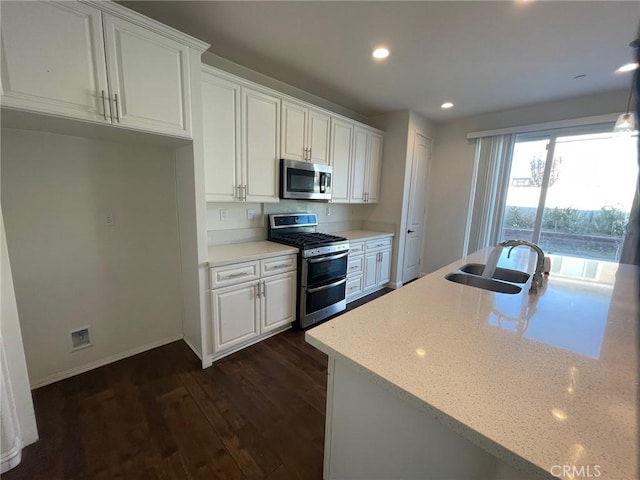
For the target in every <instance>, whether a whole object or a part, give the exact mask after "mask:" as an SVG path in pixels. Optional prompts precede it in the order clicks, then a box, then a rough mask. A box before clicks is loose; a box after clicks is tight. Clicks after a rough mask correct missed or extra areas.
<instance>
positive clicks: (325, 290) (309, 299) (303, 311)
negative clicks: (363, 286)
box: [298, 251, 349, 328]
mask: <svg viewBox="0 0 640 480" xmlns="http://www.w3.org/2000/svg"><path fill="white" fill-rule="evenodd" d="M348 254H349V252H348V251H345V252H339V253H331V254H327V255H321V256H317V257H310V258H303V259H302V265H301V269H300V270H301V271H300V301H299V303H298V304H299V309H300V312H299V317H298V318H299V320H300V326H301V327H302V328H306V327H308V326H310V325H312V324H314V323H316V322H318V321H320V320H323V319H325V318H327V317H330V316H331V315H334V314H336V313H338V312H341V311H342V310H344V309H345V308H346V305H347V303H346V300H345V298H346V283H347V256H348Z"/></svg>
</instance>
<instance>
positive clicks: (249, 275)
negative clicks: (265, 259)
mask: <svg viewBox="0 0 640 480" xmlns="http://www.w3.org/2000/svg"><path fill="white" fill-rule="evenodd" d="M259 266H260V262H259V261H255V262H245V263H234V264H231V265H224V266H222V267H213V268H211V269H209V275H210V278H209V284H210V288H211V289H212V290H213V289H216V288H219V287H226V286H227V285H235V284H237V283H242V282H247V281H249V280H256V279H258V278H259V277H260V269H259Z"/></svg>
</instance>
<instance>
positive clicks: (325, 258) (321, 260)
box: [307, 252, 349, 263]
mask: <svg viewBox="0 0 640 480" xmlns="http://www.w3.org/2000/svg"><path fill="white" fill-rule="evenodd" d="M347 255H349V252H344V253H339V254H338V255H331V256H330V257H320V258H307V263H320V262H328V261H329V260H337V259H339V258H342V257H346V256H347Z"/></svg>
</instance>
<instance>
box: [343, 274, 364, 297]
mask: <svg viewBox="0 0 640 480" xmlns="http://www.w3.org/2000/svg"><path fill="white" fill-rule="evenodd" d="M363 287H364V282H363V277H362V275H355V276H353V277H348V278H347V286H346V297H347V302H348V301H349V300H350V299H352V298H355V297H359V296H360V295H361V294H362V289H363Z"/></svg>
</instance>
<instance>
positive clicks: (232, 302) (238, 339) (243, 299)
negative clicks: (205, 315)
mask: <svg viewBox="0 0 640 480" xmlns="http://www.w3.org/2000/svg"><path fill="white" fill-rule="evenodd" d="M258 288H259V282H257V281H254V282H247V283H242V284H240V285H234V286H232V287H225V288H220V289H218V290H212V291H211V305H212V310H213V349H214V351H216V352H219V351H221V350H225V349H228V348H231V347H234V346H236V345H240V344H242V343H244V342H246V341H247V340H249V339H251V338H253V337H255V336H257V335H258V334H259V333H260V321H259V320H260V300H259V298H258V296H257V295H258Z"/></svg>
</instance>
